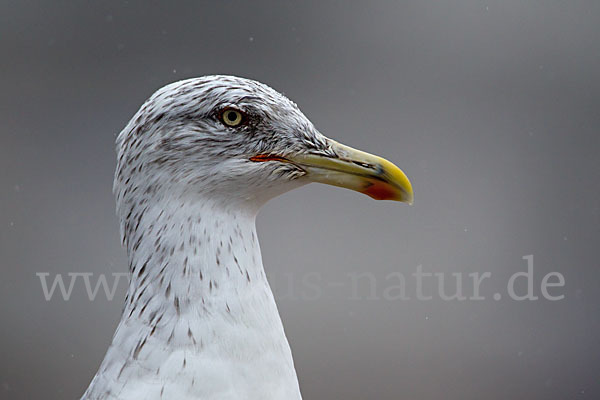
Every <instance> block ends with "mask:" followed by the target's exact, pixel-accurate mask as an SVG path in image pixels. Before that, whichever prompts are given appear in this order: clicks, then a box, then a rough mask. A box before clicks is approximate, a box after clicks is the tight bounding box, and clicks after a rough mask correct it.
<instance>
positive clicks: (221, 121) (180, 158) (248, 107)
mask: <svg viewBox="0 0 600 400" xmlns="http://www.w3.org/2000/svg"><path fill="white" fill-rule="evenodd" d="M117 157H118V166H117V171H116V177H115V185H114V190H115V193H116V195H117V204H118V208H120V209H121V214H123V213H127V212H128V210H130V209H131V205H132V202H137V203H139V202H144V201H145V202H149V201H150V199H151V198H153V197H162V198H164V197H169V196H174V195H175V196H179V197H186V198H189V199H190V201H194V199H196V200H197V199H200V200H212V201H215V202H218V203H221V204H234V205H236V206H249V207H253V208H256V209H258V207H260V205H262V204H263V203H264V202H265V201H267V200H269V199H270V198H272V197H275V196H277V195H279V194H281V193H283V192H286V191H288V190H291V189H293V188H295V187H298V186H301V185H303V184H306V183H309V182H321V183H326V184H330V185H335V186H339V187H345V188H349V189H352V190H356V191H359V192H361V193H364V194H367V195H369V196H371V197H373V198H375V199H380V200H397V201H401V202H406V203H412V200H413V191H412V187H411V184H410V182H409V180H408V178H407V177H406V175H405V174H404V173H403V172H402V171H401V170H400V169H399V168H398V167H396V166H395V165H394V164H392V163H391V162H389V161H387V160H385V159H383V158H381V157H377V156H374V155H371V154H368V153H365V152H362V151H359V150H355V149H352V148H350V147H348V146H345V145H342V144H340V143H338V142H336V141H334V140H331V139H329V138H327V137H325V136H324V135H322V134H321V133H320V132H319V131H318V130H317V129H316V128H315V127H314V125H313V124H312V123H311V122H310V120H309V119H308V118H307V117H306V116H305V115H304V114H303V113H302V112H301V111H300V110H299V108H298V107H297V106H296V104H294V103H293V102H292V101H290V100H289V99H288V98H286V97H285V96H284V95H282V94H280V93H278V92H277V91H275V90H273V89H271V88H270V87H268V86H266V85H264V84H262V83H259V82H256V81H253V80H249V79H243V78H238V77H233V76H223V75H215V76H205V77H201V78H194V79H188V80H184V81H180V82H175V83H172V84H170V85H167V86H165V87H163V88H161V89H159V90H158V91H157V92H156V93H154V94H153V95H152V96H151V97H150V98H149V99H148V100H147V101H146V102H145V103H144V104H143V105H142V107H141V108H140V109H139V111H138V112H137V113H136V114H135V115H134V117H133V118H132V119H131V121H130V122H129V124H128V125H127V126H126V127H125V128H124V129H123V131H122V132H121V133H120V134H119V137H118V139H117Z"/></svg>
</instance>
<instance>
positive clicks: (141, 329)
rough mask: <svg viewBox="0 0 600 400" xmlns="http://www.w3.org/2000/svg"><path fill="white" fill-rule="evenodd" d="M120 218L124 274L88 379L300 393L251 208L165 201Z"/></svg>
mask: <svg viewBox="0 0 600 400" xmlns="http://www.w3.org/2000/svg"><path fill="white" fill-rule="evenodd" d="M127 216H128V218H130V220H129V221H125V226H128V229H129V230H128V231H127V232H126V234H127V236H126V240H125V243H126V246H127V252H128V256H129V260H130V269H131V281H130V286H129V290H128V293H127V298H126V304H125V308H124V312H123V316H122V319H121V322H120V324H119V327H118V328H117V332H116V333H115V336H114V338H113V343H112V345H111V347H110V349H109V350H108V353H107V355H106V358H105V360H104V363H103V365H102V366H101V369H100V371H99V372H98V375H97V377H96V378H95V379H94V381H97V382H96V386H102V382H108V381H110V382H113V383H112V384H113V385H117V386H119V387H121V388H122V389H123V390H125V388H126V387H128V386H129V385H132V384H131V383H129V382H132V381H136V379H138V380H139V379H143V380H146V379H149V380H151V381H153V382H154V381H156V379H155V377H156V376H158V377H159V378H161V379H160V380H162V381H163V382H167V385H174V387H177V386H181V385H188V386H190V387H193V386H194V385H195V384H197V385H198V387H197V389H195V390H196V391H195V392H194V393H195V396H198V397H199V398H213V397H210V396H217V394H218V393H221V392H222V391H225V392H227V391H231V390H235V391H236V392H239V393H245V394H248V393H252V394H255V395H256V396H250V397H248V396H246V395H245V396H244V397H248V398H265V399H270V398H280V397H278V396H279V395H282V396H284V397H285V398H290V399H299V398H300V394H299V390H298V383H297V378H296V373H295V369H294V365H293V361H292V356H291V352H290V349H289V345H288V342H287V339H286V337H285V334H284V331H283V326H282V324H281V320H280V317H279V314H278V312H277V307H276V305H275V301H274V299H273V294H272V292H271V289H270V287H269V284H268V282H267V279H266V277H265V273H264V269H263V266H262V259H261V254H260V248H259V244H258V239H257V236H256V230H255V212H252V211H245V210H244V209H243V208H242V209H240V208H237V209H233V208H227V207H223V206H222V205H217V204H214V203H211V202H195V203H191V204H190V203H182V202H178V201H177V200H173V199H169V200H168V201H164V202H156V204H155V205H154V206H148V207H145V208H144V209H143V210H134V211H132V212H131V213H129V212H128V213H127ZM146 376H148V377H146ZM207 380H209V381H210V382H211V384H209V385H206V382H207ZM261 381H266V382H269V384H268V385H267V386H268V388H267V387H261V386H260V385H257V382H261ZM169 382H170V383H169ZM201 382H203V385H204V386H202V385H201ZM167 389H168V388H167ZM111 390H114V388H113V389H111ZM162 390H163V393H162V394H164V391H165V388H162ZM263 391H264V392H263ZM278 391H282V392H280V393H279V394H278V395H274V393H278ZM173 393H177V392H173ZM164 395H165V397H168V396H167V395H166V394H164ZM274 396H276V397H274ZM176 397H177V398H179V396H176ZM217 397H218V396H217ZM284 397H281V398H284ZM123 398H125V397H123ZM147 398H152V397H151V396H148V397H147Z"/></svg>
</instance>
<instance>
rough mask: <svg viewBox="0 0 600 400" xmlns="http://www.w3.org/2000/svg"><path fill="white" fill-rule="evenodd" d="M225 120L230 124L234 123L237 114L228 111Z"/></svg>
mask: <svg viewBox="0 0 600 400" xmlns="http://www.w3.org/2000/svg"><path fill="white" fill-rule="evenodd" d="M227 119H228V120H229V121H231V122H234V121H235V120H236V119H237V114H236V113H235V112H234V111H229V112H228V113H227Z"/></svg>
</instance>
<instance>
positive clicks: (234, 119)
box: [220, 108, 244, 126]
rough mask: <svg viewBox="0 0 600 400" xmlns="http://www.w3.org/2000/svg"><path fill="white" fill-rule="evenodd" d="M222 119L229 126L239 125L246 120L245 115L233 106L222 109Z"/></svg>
mask: <svg viewBox="0 0 600 400" xmlns="http://www.w3.org/2000/svg"><path fill="white" fill-rule="evenodd" d="M220 117H221V121H223V123H224V124H225V125H227V126H238V125H239V124H241V123H242V122H243V121H244V115H243V114H242V113H241V112H239V111H238V110H235V109H233V108H226V109H224V110H223V111H221V115H220Z"/></svg>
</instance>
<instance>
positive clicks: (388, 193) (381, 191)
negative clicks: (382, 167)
mask: <svg viewBox="0 0 600 400" xmlns="http://www.w3.org/2000/svg"><path fill="white" fill-rule="evenodd" d="M370 183H371V184H370V185H369V186H367V187H366V188H365V189H364V191H363V193H364V194H366V195H367V196H370V197H372V198H374V199H375V200H394V199H396V197H397V196H398V193H397V192H396V191H395V190H394V188H393V187H391V186H390V185H388V184H387V183H385V182H380V181H370Z"/></svg>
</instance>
